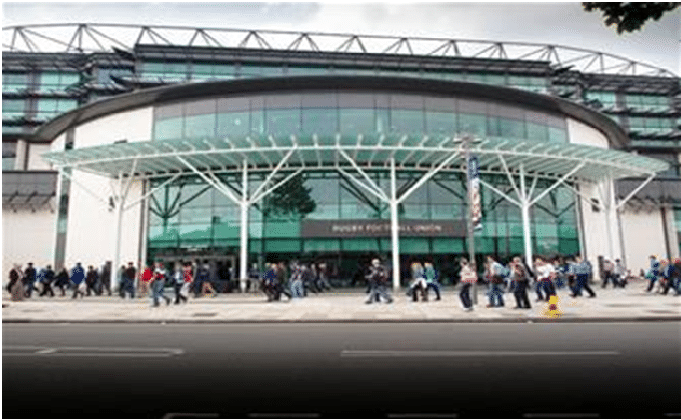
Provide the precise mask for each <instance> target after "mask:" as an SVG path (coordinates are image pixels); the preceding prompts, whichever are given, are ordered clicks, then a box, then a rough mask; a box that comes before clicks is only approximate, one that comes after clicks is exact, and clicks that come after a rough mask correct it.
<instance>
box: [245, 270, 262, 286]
mask: <svg viewBox="0 0 681 420" xmlns="http://www.w3.org/2000/svg"><path fill="white" fill-rule="evenodd" d="M251 287H253V291H254V292H255V291H258V290H260V270H258V264H251V268H250V270H248V279H247V280H246V291H247V292H250V291H251Z"/></svg>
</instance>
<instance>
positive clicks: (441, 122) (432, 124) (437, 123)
mask: <svg viewBox="0 0 681 420" xmlns="http://www.w3.org/2000/svg"><path fill="white" fill-rule="evenodd" d="M426 126H427V131H428V133H431V134H435V133H437V134H441V135H444V136H452V135H454V133H456V115H455V114H453V113H451V112H427V113H426Z"/></svg>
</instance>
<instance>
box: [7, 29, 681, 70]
mask: <svg viewBox="0 0 681 420" xmlns="http://www.w3.org/2000/svg"><path fill="white" fill-rule="evenodd" d="M2 32H3V51H10V52H14V51H16V52H64V53H93V52H104V53H106V52H111V50H112V49H121V48H122V49H125V50H128V51H133V50H134V47H135V45H138V44H140V43H143V42H146V43H149V44H152V45H162V46H179V47H190V48H191V47H204V48H205V47H214V48H223V49H225V48H247V49H252V50H256V51H257V50H264V51H275V50H280V51H311V52H313V53H322V52H327V53H328V52H332V53H344V54H350V53H359V54H365V55H367V54H370V55H373V56H376V55H379V54H384V55H385V54H391V55H397V56H400V55H402V56H417V55H419V56H429V57H472V58H492V59H500V60H539V61H546V62H550V63H551V64H552V65H555V66H559V67H565V66H569V67H575V68H576V69H577V70H579V71H581V72H583V73H587V72H590V73H599V74H625V75H647V76H660V77H676V75H675V74H674V73H672V72H670V71H669V70H666V69H663V68H660V67H657V66H653V65H650V64H647V63H641V62H637V61H634V60H631V59H628V58H626V57H622V56H618V55H615V54H611V53H608V52H603V51H594V50H589V49H585V48H575V47H568V46H563V45H556V44H541V43H530V42H510V41H493V40H481V39H454V38H435V37H403V36H395V35H362V34H338V33H318V32H295V31H274V30H252V29H233V28H197V27H188V26H168V25H152V26H150V25H130V24H111V23H52V24H31V25H16V26H7V27H3V28H2Z"/></svg>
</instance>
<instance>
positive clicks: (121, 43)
mask: <svg viewBox="0 0 681 420" xmlns="http://www.w3.org/2000/svg"><path fill="white" fill-rule="evenodd" d="M2 58H3V60H2V66H3V67H2V74H3V86H2V111H3V112H2V130H3V140H2V158H3V159H2V162H3V166H2V170H3V174H2V182H3V191H2V193H3V272H5V273H7V272H8V271H9V269H10V267H11V264H12V263H14V262H17V263H26V262H28V261H32V262H34V263H35V264H37V265H39V266H42V265H46V264H53V266H56V267H57V268H59V267H61V266H63V265H65V264H66V265H67V266H71V265H73V264H75V263H76V262H82V263H83V264H84V265H90V264H92V265H101V264H102V263H104V262H105V261H112V262H113V264H114V265H115V266H117V267H118V266H120V264H121V263H125V262H128V261H134V262H135V263H136V264H138V265H139V264H144V263H147V262H151V261H154V260H159V259H160V260H163V261H166V262H172V261H176V260H188V259H201V260H204V259H208V260H210V261H211V262H212V263H214V265H215V266H216V267H217V269H219V270H224V269H226V268H227V267H230V266H231V267H232V268H233V269H235V275H237V276H239V277H240V278H244V277H245V275H244V274H245V270H246V265H245V264H242V261H247V262H248V264H258V265H260V266H262V264H263V263H264V262H268V261H282V260H290V259H299V260H306V261H325V262H326V263H327V264H328V266H329V267H330V270H331V276H332V278H337V279H340V280H347V279H349V278H351V277H352V275H353V273H354V272H355V271H356V270H357V266H358V264H361V263H363V262H365V259H366V258H367V257H369V256H373V255H379V256H381V257H382V258H384V259H385V260H386V262H387V263H388V264H389V265H391V266H393V267H398V266H399V267H400V269H399V270H393V271H394V274H395V276H394V278H393V282H394V285H395V287H397V286H398V284H399V275H400V271H404V270H406V269H407V267H408V262H409V261H410V259H412V258H420V259H422V258H426V257H432V258H433V259H434V261H435V263H436V265H438V266H439V267H440V268H441V269H443V270H444V271H445V272H446V271H447V269H446V267H450V268H451V266H452V265H453V261H454V260H455V258H457V257H459V256H462V255H468V245H469V244H470V240H471V236H470V235H469V234H468V230H469V229H467V221H468V220H469V218H468V217H467V214H468V212H467V208H468V198H467V197H468V190H467V188H466V185H467V184H466V182H467V180H466V179H467V160H466V156H469V155H470V156H473V157H475V158H476V159H477V167H478V171H477V172H478V173H479V183H480V205H481V206H480V209H481V212H480V215H481V217H480V220H479V226H477V227H476V229H475V233H474V235H473V237H474V238H473V244H474V247H475V253H476V256H477V257H478V258H482V257H483V256H485V255H491V254H494V255H497V256H499V257H501V258H502V259H503V258H508V257H510V256H513V255H525V256H526V257H527V258H528V259H529V258H531V256H532V255H548V256H551V255H574V254H582V255H584V256H586V257H587V258H588V259H589V260H590V261H591V262H592V263H593V264H594V265H596V264H598V263H600V261H601V260H602V258H603V257H605V258H613V259H614V258H621V259H622V260H623V261H625V263H626V265H627V266H628V267H629V268H631V269H632V271H633V272H634V273H638V271H639V270H640V269H642V268H646V267H647V257H648V256H649V255H650V254H656V255H659V256H661V257H672V258H673V257H677V256H679V248H680V245H681V234H680V232H681V188H680V186H681V183H680V182H679V178H678V177H679V164H680V160H679V159H680V158H679V147H680V146H681V143H680V140H681V126H680V123H681V101H680V96H679V94H680V92H681V89H680V85H679V78H678V76H676V75H675V74H673V73H671V72H670V71H668V70H664V69H659V68H656V67H654V66H650V65H646V64H643V63H638V62H635V61H632V60H629V59H627V58H623V57H619V56H614V55H612V54H608V53H604V52H596V51H588V50H585V49H580V48H571V47H560V46H551V45H539V44H525V43H512V42H492V41H471V40H455V39H435V38H399V37H387V36H386V37H382V36H362V35H338V34H312V33H293V32H274V31H269V32H268V31H243V30H225V29H210V28H180V27H148V26H144V27H143V26H130V25H104V24H65V25H33V26H31V25H25V26H21V27H18V26H17V27H8V28H3V53H2Z"/></svg>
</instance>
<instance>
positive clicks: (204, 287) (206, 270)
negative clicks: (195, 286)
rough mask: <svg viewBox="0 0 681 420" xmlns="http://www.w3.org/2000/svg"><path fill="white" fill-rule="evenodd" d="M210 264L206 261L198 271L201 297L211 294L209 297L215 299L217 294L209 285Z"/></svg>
mask: <svg viewBox="0 0 681 420" xmlns="http://www.w3.org/2000/svg"><path fill="white" fill-rule="evenodd" d="M210 272H211V270H210V263H209V262H208V260H206V261H205V262H204V263H203V267H202V268H201V271H200V274H199V275H200V276H201V280H200V281H201V296H206V293H209V292H210V294H211V297H215V296H217V295H218V292H216V291H215V289H214V288H213V285H212V284H211V283H210Z"/></svg>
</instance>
